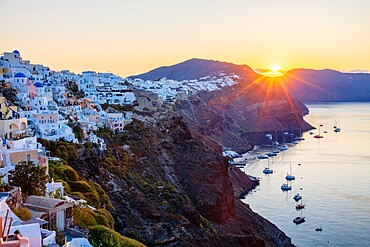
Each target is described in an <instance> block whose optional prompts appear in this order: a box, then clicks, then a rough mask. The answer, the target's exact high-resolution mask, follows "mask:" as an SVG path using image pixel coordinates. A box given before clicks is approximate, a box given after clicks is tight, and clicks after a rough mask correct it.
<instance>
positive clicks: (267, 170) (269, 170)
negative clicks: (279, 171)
mask: <svg viewBox="0 0 370 247" xmlns="http://www.w3.org/2000/svg"><path fill="white" fill-rule="evenodd" d="M263 173H264V174H272V173H274V171H273V170H272V169H270V168H268V167H265V169H263Z"/></svg>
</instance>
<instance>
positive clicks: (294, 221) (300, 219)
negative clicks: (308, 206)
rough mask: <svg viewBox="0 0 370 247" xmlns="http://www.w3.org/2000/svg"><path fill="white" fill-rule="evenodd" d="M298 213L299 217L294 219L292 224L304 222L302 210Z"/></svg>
mask: <svg viewBox="0 0 370 247" xmlns="http://www.w3.org/2000/svg"><path fill="white" fill-rule="evenodd" d="M300 211H301V216H298V217H295V218H294V220H293V223H295V224H296V225H299V224H302V223H303V222H305V221H306V219H305V217H303V216H302V212H303V210H300Z"/></svg>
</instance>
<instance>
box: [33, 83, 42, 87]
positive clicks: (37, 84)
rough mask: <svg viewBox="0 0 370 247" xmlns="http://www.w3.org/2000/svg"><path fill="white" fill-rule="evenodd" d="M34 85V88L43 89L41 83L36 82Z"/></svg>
mask: <svg viewBox="0 0 370 247" xmlns="http://www.w3.org/2000/svg"><path fill="white" fill-rule="evenodd" d="M34 85H35V87H44V85H42V83H40V82H36V83H35V84H34Z"/></svg>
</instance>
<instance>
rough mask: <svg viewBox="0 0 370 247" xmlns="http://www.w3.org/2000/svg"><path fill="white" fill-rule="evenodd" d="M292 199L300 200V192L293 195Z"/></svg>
mask: <svg viewBox="0 0 370 247" xmlns="http://www.w3.org/2000/svg"><path fill="white" fill-rule="evenodd" d="M293 199H294V200H295V201H296V202H298V201H299V200H301V199H302V196H301V195H300V194H296V195H295V196H294V197H293Z"/></svg>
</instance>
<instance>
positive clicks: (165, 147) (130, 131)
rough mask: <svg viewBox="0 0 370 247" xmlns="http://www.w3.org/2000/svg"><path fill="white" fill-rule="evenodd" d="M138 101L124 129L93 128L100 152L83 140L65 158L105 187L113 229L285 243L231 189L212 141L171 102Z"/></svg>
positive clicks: (144, 235) (161, 241)
mask: <svg viewBox="0 0 370 247" xmlns="http://www.w3.org/2000/svg"><path fill="white" fill-rule="evenodd" d="M142 100H144V101H146V104H145V105H146V110H145V112H141V111H140V110H137V111H136V113H135V114H137V117H138V118H141V119H142V120H134V121H133V122H132V123H131V124H129V125H128V126H126V132H125V133H121V134H113V133H111V132H109V131H105V130H101V131H100V132H99V133H98V134H99V135H100V136H102V137H104V138H105V139H106V140H107V144H108V145H107V147H108V148H107V150H106V151H104V152H100V151H99V150H98V149H97V148H96V147H95V146H91V145H84V146H83V147H82V148H80V149H79V151H78V156H77V157H76V158H74V159H72V160H69V161H68V163H69V164H70V165H72V166H73V167H74V168H75V169H76V170H77V171H78V172H79V173H80V174H81V176H83V177H86V178H87V179H89V180H92V181H95V182H98V183H99V184H100V185H101V186H102V187H103V189H104V190H105V191H106V192H107V194H108V195H109V198H110V200H111V202H112V204H113V206H114V208H115V210H114V211H113V212H112V214H113V215H114V217H115V221H116V225H115V229H116V230H117V231H119V232H120V233H121V234H122V235H125V236H128V237H131V238H135V239H138V240H140V241H142V242H144V243H145V244H147V245H149V246H290V245H291V242H290V238H289V237H287V236H286V235H285V234H284V233H283V232H281V231H280V230H279V229H278V228H277V227H276V226H274V225H273V224H271V223H269V222H268V221H266V220H265V219H263V218H262V217H261V216H259V215H258V214H256V213H253V212H252V211H251V210H250V208H249V207H248V206H247V205H245V204H243V203H242V202H241V201H240V200H239V199H238V196H237V195H234V189H233V185H232V182H231V180H230V176H229V173H230V174H232V173H233V171H230V170H229V169H230V168H229V167H228V165H227V160H226V159H225V158H224V157H223V156H222V155H221V146H219V145H218V143H216V142H214V141H213V140H211V139H209V138H208V137H206V136H204V135H202V134H200V133H197V132H194V131H190V130H189V128H188V127H187V125H186V124H185V122H184V121H183V120H182V117H181V116H180V115H179V114H178V113H176V111H173V110H172V109H171V108H170V107H168V106H165V105H160V104H157V102H155V101H154V100H153V99H150V100H149V98H148V97H147V96H145V97H141V98H140V99H139V101H140V102H141V101H142ZM141 103H143V102H141ZM149 104H152V107H151V108H149V107H148V106H149ZM148 108H149V109H151V110H148ZM138 109H139V108H138ZM139 115H140V116H139ZM159 116H160V117H159ZM239 175H240V174H239ZM244 178H245V179H246V180H245V181H248V179H247V178H246V177H244ZM237 186H240V184H239V185H237Z"/></svg>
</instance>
